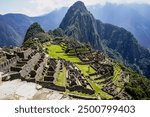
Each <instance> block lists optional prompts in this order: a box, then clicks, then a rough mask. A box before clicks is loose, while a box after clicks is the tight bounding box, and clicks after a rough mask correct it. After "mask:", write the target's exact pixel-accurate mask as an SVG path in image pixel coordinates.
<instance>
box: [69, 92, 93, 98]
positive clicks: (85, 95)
mask: <svg viewBox="0 0 150 117" xmlns="http://www.w3.org/2000/svg"><path fill="white" fill-rule="evenodd" d="M66 92H67V93H70V94H75V95H78V96H82V97H96V95H95V94H92V95H90V94H86V93H82V92H78V91H69V90H67V91H66Z"/></svg>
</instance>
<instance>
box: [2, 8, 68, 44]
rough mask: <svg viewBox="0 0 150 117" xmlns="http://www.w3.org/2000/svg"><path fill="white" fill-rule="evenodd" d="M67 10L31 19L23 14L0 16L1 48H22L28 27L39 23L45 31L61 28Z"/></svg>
mask: <svg viewBox="0 0 150 117" xmlns="http://www.w3.org/2000/svg"><path fill="white" fill-rule="evenodd" d="M66 10H67V9H66V8H61V9H60V11H62V12H60V11H57V10H56V11H53V12H51V13H49V14H46V15H43V16H39V17H29V16H26V15H23V14H6V15H0V46H10V45H13V46H21V45H22V42H23V40H24V36H25V33H26V31H27V29H28V27H29V26H30V25H31V24H32V23H34V22H38V23H39V24H40V25H41V26H42V28H43V29H44V30H45V31H48V30H49V29H55V28H57V27H58V26H59V24H60V22H61V20H62V18H63V16H64V14H65V13H66Z"/></svg>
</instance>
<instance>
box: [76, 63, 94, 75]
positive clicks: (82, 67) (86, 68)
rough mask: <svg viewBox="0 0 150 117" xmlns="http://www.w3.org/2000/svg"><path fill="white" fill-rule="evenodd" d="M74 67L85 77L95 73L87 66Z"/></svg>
mask: <svg viewBox="0 0 150 117" xmlns="http://www.w3.org/2000/svg"><path fill="white" fill-rule="evenodd" d="M76 66H77V67H78V68H79V69H80V70H81V71H82V73H83V74H84V75H85V76H89V74H93V73H95V72H96V71H95V70H94V69H93V68H92V67H90V66H89V65H79V64H76Z"/></svg>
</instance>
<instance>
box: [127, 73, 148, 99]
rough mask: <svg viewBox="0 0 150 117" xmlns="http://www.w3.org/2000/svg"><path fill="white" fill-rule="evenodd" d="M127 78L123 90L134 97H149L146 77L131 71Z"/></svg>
mask: <svg viewBox="0 0 150 117" xmlns="http://www.w3.org/2000/svg"><path fill="white" fill-rule="evenodd" d="M129 80H130V81H129V82H128V83H126V84H125V91H126V92H128V93H129V94H130V95H131V96H132V97H133V98H134V99H148V98H149V97H150V81H149V80H148V79H147V78H146V77H144V76H141V75H139V74H137V73H135V72H132V73H131V74H130V79H129Z"/></svg>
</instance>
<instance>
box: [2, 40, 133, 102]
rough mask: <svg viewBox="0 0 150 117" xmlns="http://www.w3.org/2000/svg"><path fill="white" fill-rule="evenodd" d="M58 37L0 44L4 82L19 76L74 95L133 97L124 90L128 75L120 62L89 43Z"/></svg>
mask: <svg viewBox="0 0 150 117" xmlns="http://www.w3.org/2000/svg"><path fill="white" fill-rule="evenodd" d="M57 38H58V37H57ZM57 38H56V37H53V38H52V39H51V40H50V41H47V42H43V43H40V42H39V41H38V39H37V38H36V39H33V40H32V43H34V46H30V47H27V46H22V47H3V48H1V49H0V72H1V73H2V74H1V80H2V82H7V81H12V80H15V79H20V80H21V81H26V82H32V83H36V84H37V85H38V86H39V87H40V88H39V90H40V89H42V88H46V89H50V90H54V91H58V92H60V93H63V95H64V96H68V97H70V98H72V99H93V100H97V99H132V96H130V95H129V94H128V93H127V92H126V91H125V90H124V84H125V83H126V82H128V80H129V75H128V74H126V73H125V71H123V70H122V69H121V67H120V66H119V64H117V63H115V61H114V60H112V59H110V58H108V57H106V56H105V55H104V54H103V53H102V52H100V51H96V50H94V49H92V48H91V47H90V46H89V45H88V44H82V43H80V42H78V41H76V40H74V39H69V37H59V38H58V39H57ZM30 41H31V40H30ZM25 45H26V44H25ZM39 45H40V46H39ZM37 48H38V49H37ZM39 48H42V50H41V49H39Z"/></svg>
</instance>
